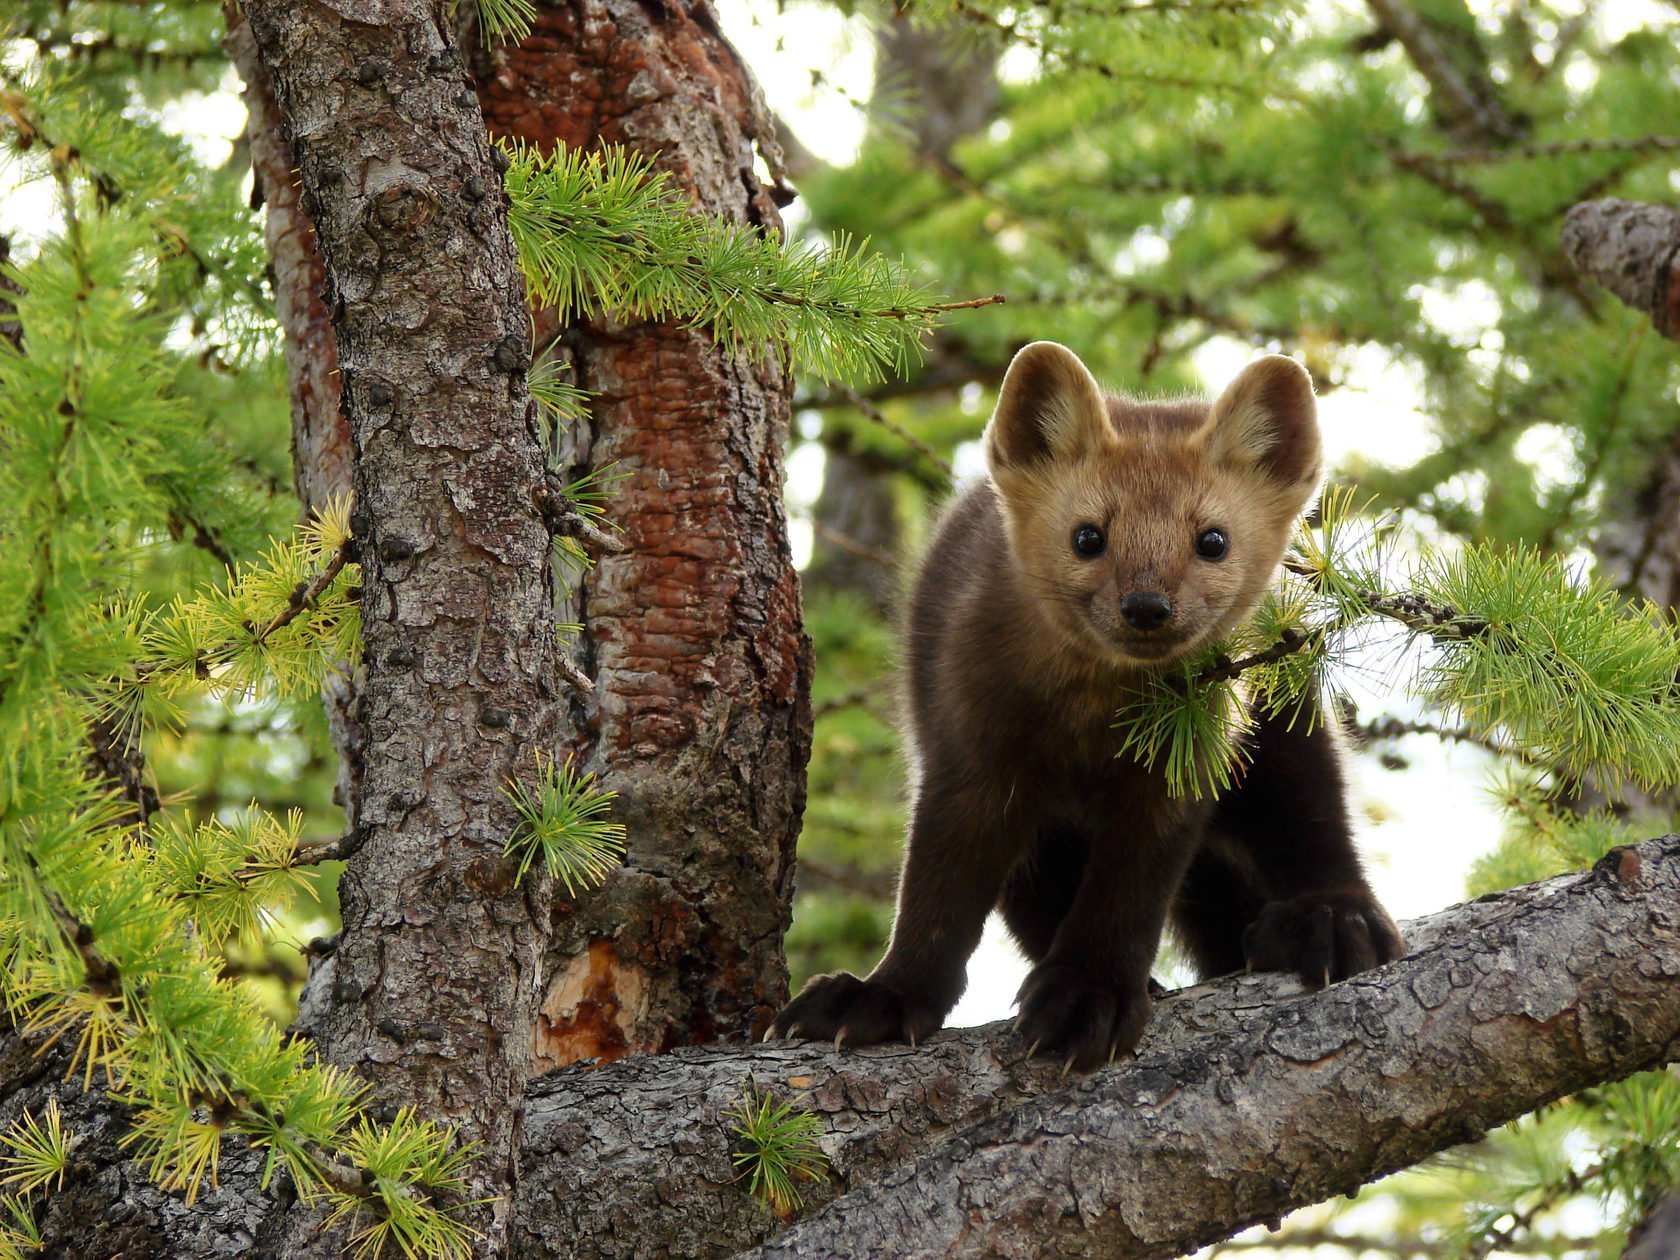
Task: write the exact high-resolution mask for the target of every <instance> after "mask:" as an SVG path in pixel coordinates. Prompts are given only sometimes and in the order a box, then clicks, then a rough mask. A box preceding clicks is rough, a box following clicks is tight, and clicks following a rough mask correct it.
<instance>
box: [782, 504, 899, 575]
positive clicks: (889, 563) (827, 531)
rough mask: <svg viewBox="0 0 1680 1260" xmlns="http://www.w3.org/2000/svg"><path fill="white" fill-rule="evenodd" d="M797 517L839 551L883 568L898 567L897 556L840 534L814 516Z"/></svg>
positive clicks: (847, 535)
mask: <svg viewBox="0 0 1680 1260" xmlns="http://www.w3.org/2000/svg"><path fill="white" fill-rule="evenodd" d="M799 519H800V520H803V521H805V522H807V523H808V524H809V525H810V526H811V530H812V532H813V533H815V534H816V535H817V536H818V537H819V538H823V539H826V540H827V541H829V542H831V543H833V544H834V545H835V546H836V547H838V548H840V550H841V551H844V552H848V553H850V554H851V555H854V556H857V557H859V558H860V559H863V560H868V561H871V562H872V563H875V564H878V565H880V566H881V567H882V568H885V569H896V568H898V557H896V556H889V555H888V554H887V553H886V552H884V551H882V550H881V549H880V548H878V547H871V546H869V545H868V544H867V543H860V542H859V541H858V540H857V539H855V538H853V537H851V536H850V535H849V534H842V533H841V532H840V531H839V530H837V529H835V528H833V527H832V526H829V525H825V524H823V523H822V522H821V521H819V520H817V519H816V518H815V517H812V516H805V515H803V514H801V515H800V517H799Z"/></svg>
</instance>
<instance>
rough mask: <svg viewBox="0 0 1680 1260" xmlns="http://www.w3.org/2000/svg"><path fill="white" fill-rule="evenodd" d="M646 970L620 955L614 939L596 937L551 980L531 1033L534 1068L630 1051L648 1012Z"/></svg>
mask: <svg viewBox="0 0 1680 1260" xmlns="http://www.w3.org/2000/svg"><path fill="white" fill-rule="evenodd" d="M647 1007H648V985H647V972H645V971H643V970H642V969H641V968H640V967H638V966H636V965H634V964H633V963H629V962H626V961H624V960H623V959H620V958H619V957H617V956H616V955H615V954H614V952H613V946H612V942H611V941H606V940H596V941H591V942H590V944H589V949H588V951H587V952H585V953H584V954H582V955H579V956H578V957H575V958H573V959H571V960H570V962H569V963H568V964H567V965H566V966H565V967H564V968H562V969H561V970H560V972H559V973H558V974H556V975H555V977H554V979H553V980H551V981H550V982H549V986H548V993H547V995H546V996H545V997H544V998H543V1003H542V1009H541V1010H540V1011H539V1012H538V1014H537V1026H536V1030H535V1034H534V1036H533V1038H532V1044H531V1054H532V1058H533V1059H534V1060H535V1062H534V1063H533V1064H532V1068H533V1071H534V1072H537V1073H541V1072H551V1071H553V1070H554V1069H555V1068H557V1067H564V1066H565V1065H566V1064H568V1063H579V1062H582V1061H584V1060H586V1059H594V1060H597V1061H598V1062H601V1063H611V1062H612V1061H613V1060H614V1059H622V1058H623V1057H624V1056H625V1055H627V1054H629V1053H630V1051H631V1049H632V1048H640V1047H635V1046H634V1045H633V1041H634V1036H635V1032H636V1026H637V1025H638V1024H639V1023H640V1022H641V1020H642V1018H643V1017H644V1016H645V1015H646V1014H647Z"/></svg>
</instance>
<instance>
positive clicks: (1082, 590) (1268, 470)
mask: <svg viewBox="0 0 1680 1260" xmlns="http://www.w3.org/2000/svg"><path fill="white" fill-rule="evenodd" d="M985 449H986V462H987V464H988V465H989V466H990V468H991V474H992V483H993V485H995V486H996V488H997V494H998V500H999V502H1000V504H1001V505H1002V508H1003V515H1004V519H1005V521H1006V522H1007V526H1008V533H1009V545H1010V549H1011V550H1012V551H1013V553H1014V557H1013V558H1014V562H1015V565H1016V568H1017V571H1018V572H1019V573H1020V574H1022V575H1023V577H1024V579H1025V584H1026V587H1027V589H1028V590H1029V591H1030V593H1031V594H1032V596H1033V597H1034V598H1036V599H1037V600H1038V601H1039V604H1040V606H1041V607H1042V608H1043V609H1044V611H1045V612H1046V614H1047V615H1048V617H1049V619H1050V621H1051V624H1053V625H1054V626H1056V627H1057V628H1059V629H1060V630H1061V631H1062V633H1063V635H1064V636H1065V637H1066V638H1067V640H1068V641H1069V646H1072V647H1074V648H1076V649H1079V648H1083V649H1084V650H1087V651H1089V652H1091V653H1093V654H1095V655H1096V656H1098V657H1099V658H1103V659H1106V660H1107V661H1109V662H1111V663H1113V664H1119V665H1130V666H1142V665H1161V664H1167V663H1170V662H1172V661H1176V660H1179V659H1182V658H1183V657H1185V656H1187V655H1189V654H1190V653H1191V652H1193V651H1195V650H1196V649H1197V648H1199V647H1201V646H1203V645H1205V644H1206V643H1208V642H1210V641H1211V640H1213V639H1216V638H1218V637H1219V636H1220V635H1222V634H1224V633H1226V632H1227V631H1229V630H1231V629H1232V628H1234V627H1235V626H1236V625H1238V624H1239V623H1240V622H1241V621H1242V620H1243V618H1245V617H1247V616H1248V615H1249V614H1250V613H1251V612H1252V611H1253V610H1254V607H1255V605H1256V604H1257V603H1258V602H1259V601H1260V597H1261V595H1262V594H1263V593H1264V592H1265V590H1266V588H1267V586H1268V585H1270V583H1271V582H1272V579H1273V577H1274V576H1275V575H1276V573H1277V569H1278V565H1279V563H1280V562H1281V561H1282V559H1283V553H1284V549H1285V547H1286V546H1287V544H1288V541H1289V536H1290V531H1291V530H1292V528H1293V526H1294V523H1295V519H1296V517H1297V516H1299V515H1300V513H1301V511H1302V509H1303V508H1305V507H1306V505H1307V503H1308V501H1309V500H1311V498H1312V496H1313V494H1314V492H1315V491H1316V490H1317V489H1318V483H1319V477H1320V472H1321V463H1322V461H1321V456H1320V451H1319V437H1318V419H1317V414H1316V408H1315V406H1314V403H1313V389H1312V379H1311V378H1310V377H1309V376H1308V375H1307V373H1306V370H1305V369H1304V368H1302V367H1301V365H1300V364H1298V363H1296V362H1295V361H1294V360H1293V359H1287V358H1284V357H1283V356H1281V355H1271V356H1268V357H1267V358H1264V359H1261V360H1260V361H1259V362H1257V363H1253V364H1250V365H1249V366H1248V367H1247V368H1245V369H1244V370H1243V371H1242V373H1241V374H1240V375H1239V376H1238V377H1237V379H1236V380H1235V381H1233V382H1232V383H1231V386H1230V388H1228V389H1227V390H1226V391H1225V392H1224V393H1223V394H1221V395H1220V396H1219V398H1218V399H1217V400H1215V401H1214V402H1213V403H1211V404H1210V403H1207V402H1202V401H1196V402H1188V401H1175V402H1137V401H1134V400H1132V399H1129V398H1120V397H1115V396H1112V395H1105V394H1104V393H1103V392H1102V390H1101V389H1099V388H1098V386H1097V382H1096V381H1095V380H1094V379H1093V378H1092V376H1091V373H1090V372H1089V371H1088V370H1087V369H1086V367H1085V365H1084V364H1083V363H1081V362H1080V361H1079V358H1078V356H1076V355H1075V354H1074V353H1073V352H1072V351H1071V350H1069V349H1067V348H1066V347H1065V346H1059V345H1057V344H1056V343H1054V342H1050V341H1039V342H1034V343H1033V344H1032V345H1030V346H1027V347H1026V348H1025V349H1024V350H1022V351H1021V352H1020V353H1019V354H1017V355H1016V356H1015V360H1014V362H1012V363H1011V364H1010V365H1009V372H1008V373H1007V375H1005V377H1004V380H1003V388H1002V390H1001V391H1000V393H999V395H998V404H997V410H996V412H995V413H993V415H992V420H991V423H990V424H989V425H987V427H986V435H985Z"/></svg>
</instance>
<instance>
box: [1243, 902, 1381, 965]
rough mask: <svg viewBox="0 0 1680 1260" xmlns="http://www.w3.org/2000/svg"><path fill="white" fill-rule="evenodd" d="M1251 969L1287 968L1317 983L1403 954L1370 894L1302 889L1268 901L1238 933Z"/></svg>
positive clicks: (1379, 963)
mask: <svg viewBox="0 0 1680 1260" xmlns="http://www.w3.org/2000/svg"><path fill="white" fill-rule="evenodd" d="M1243 953H1244V955H1245V956H1246V957H1247V959H1248V969H1249V970H1250V971H1291V972H1294V973H1295V974H1296V975H1298V976H1300V977H1301V979H1302V980H1304V981H1306V982H1307V983H1308V984H1311V985H1318V986H1320V987H1322V986H1324V985H1327V984H1330V983H1332V982H1334V981H1337V980H1346V979H1347V978H1348V977H1349V976H1356V975H1358V974H1359V973H1360V972H1362V971H1369V970H1370V969H1371V968H1372V967H1379V966H1381V965H1382V964H1383V963H1386V962H1393V961H1394V960H1395V959H1396V958H1401V957H1403V956H1404V955H1405V953H1406V943H1405V941H1403V940H1402V939H1401V938H1400V930H1399V929H1398V928H1396V927H1395V926H1394V920H1393V919H1391V918H1389V917H1388V912H1387V911H1386V910H1384V909H1383V908H1382V907H1381V906H1379V905H1378V904H1377V903H1376V901H1375V900H1374V899H1373V898H1372V897H1371V896H1370V894H1369V893H1366V892H1363V891H1359V892H1316V893H1303V894H1302V895H1301V896H1299V897H1291V898H1290V899H1289V900H1288V901H1269V902H1267V903H1266V905H1265V906H1263V907H1262V908H1261V910H1260V914H1259V917H1258V918H1256V919H1255V920H1254V922H1253V923H1251V924H1249V925H1248V929H1247V930H1246V931H1245V932H1244V933H1243Z"/></svg>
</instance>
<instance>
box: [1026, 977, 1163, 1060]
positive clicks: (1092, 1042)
mask: <svg viewBox="0 0 1680 1260" xmlns="http://www.w3.org/2000/svg"><path fill="white" fill-rule="evenodd" d="M1015 1001H1016V1003H1017V1004H1018V1005H1019V1006H1020V1008H1021V1017H1020V1018H1019V1019H1017V1020H1016V1021H1015V1027H1016V1028H1017V1029H1019V1030H1020V1033H1021V1036H1022V1037H1024V1038H1025V1039H1026V1042H1027V1044H1028V1045H1029V1046H1030V1047H1031V1049H1030V1050H1029V1051H1028V1052H1027V1053H1029V1054H1044V1055H1049V1056H1051V1057H1053V1058H1060V1059H1062V1060H1064V1061H1065V1062H1066V1064H1067V1065H1068V1066H1070V1067H1075V1068H1078V1069H1079V1070H1080V1071H1081V1072H1086V1071H1089V1070H1090V1069H1091V1068H1094V1067H1098V1066H1099V1065H1101V1064H1104V1063H1107V1062H1108V1061H1109V1060H1111V1059H1113V1058H1115V1057H1117V1056H1118V1055H1122V1054H1125V1053H1126V1052H1127V1051H1128V1050H1131V1049H1133V1048H1134V1047H1135V1046H1136V1045H1137V1043H1138V1042H1139V1041H1140V1040H1141V1039H1142V1037H1143V1029H1144V1026H1145V1025H1146V1024H1148V1023H1149V1015H1150V1012H1151V1011H1152V1010H1153V1009H1154V1004H1153V1003H1152V1002H1151V1001H1150V1000H1149V990H1148V989H1147V988H1146V987H1145V986H1144V985H1142V984H1136V985H1124V984H1118V985H1117V984H1113V983H1110V982H1108V981H1106V980H1097V979H1095V978H1093V977H1092V976H1091V975H1090V974H1089V973H1088V972H1086V971H1085V970H1084V968H1081V967H1073V966H1068V965H1066V964H1063V963H1053V962H1044V963H1041V964H1039V965H1038V966H1037V967H1034V968H1033V969H1032V972H1031V974H1029V975H1028V976H1027V980H1026V983H1025V984H1023V985H1022V986H1021V992H1020V993H1019V994H1018V995H1017V996H1016V998H1015Z"/></svg>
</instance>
